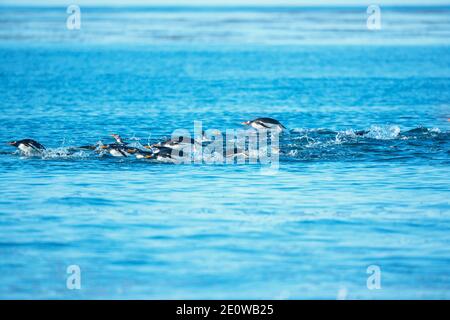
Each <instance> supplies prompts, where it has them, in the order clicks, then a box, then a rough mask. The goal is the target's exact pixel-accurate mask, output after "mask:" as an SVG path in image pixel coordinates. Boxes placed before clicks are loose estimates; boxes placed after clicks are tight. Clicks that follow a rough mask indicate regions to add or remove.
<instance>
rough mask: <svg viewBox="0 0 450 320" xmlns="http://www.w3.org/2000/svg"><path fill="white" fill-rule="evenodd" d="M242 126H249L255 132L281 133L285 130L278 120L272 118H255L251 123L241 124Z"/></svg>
mask: <svg viewBox="0 0 450 320" xmlns="http://www.w3.org/2000/svg"><path fill="white" fill-rule="evenodd" d="M242 124H245V125H247V126H251V127H253V128H255V129H257V130H275V131H277V132H281V131H283V129H286V127H285V126H283V125H282V124H281V123H280V122H279V121H278V120H275V119H272V118H257V119H255V120H252V121H245V122H242Z"/></svg>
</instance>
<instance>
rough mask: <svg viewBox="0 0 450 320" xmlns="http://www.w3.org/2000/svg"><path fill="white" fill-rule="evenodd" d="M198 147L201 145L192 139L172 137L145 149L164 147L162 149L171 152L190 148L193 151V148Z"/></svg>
mask: <svg viewBox="0 0 450 320" xmlns="http://www.w3.org/2000/svg"><path fill="white" fill-rule="evenodd" d="M199 145H201V142H198V141H196V140H195V139H193V138H190V137H183V136H179V137H174V138H171V139H168V140H165V141H161V142H158V143H154V144H152V145H149V146H145V148H147V149H152V148H160V147H164V148H170V149H173V150H182V149H186V147H188V146H190V147H192V148H193V150H195V148H196V147H198V146H199Z"/></svg>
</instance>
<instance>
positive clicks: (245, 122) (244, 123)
mask: <svg viewBox="0 0 450 320" xmlns="http://www.w3.org/2000/svg"><path fill="white" fill-rule="evenodd" d="M241 124H243V125H246V126H247V125H248V124H249V122H248V121H244V122H241Z"/></svg>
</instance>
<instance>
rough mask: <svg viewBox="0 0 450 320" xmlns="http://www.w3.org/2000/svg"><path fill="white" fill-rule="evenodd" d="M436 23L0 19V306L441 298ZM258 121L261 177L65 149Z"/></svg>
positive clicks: (173, 16)
mask: <svg viewBox="0 0 450 320" xmlns="http://www.w3.org/2000/svg"><path fill="white" fill-rule="evenodd" d="M449 12H450V10H449V9H448V8H438V9H429V8H428V9H427V8H415V9H408V10H406V9H405V10H402V9H390V10H386V11H383V13H384V16H385V17H386V20H383V21H384V24H383V26H384V28H383V29H382V30H381V31H379V32H375V33H374V32H369V31H367V30H366V29H364V27H365V20H364V19H365V8H362V9H361V8H353V9H348V8H347V9H332V8H322V9H317V8H309V9H304V10H302V9H298V8H291V9H290V10H287V9H283V10H282V9H279V8H278V9H276V8H272V9H251V8H246V9H239V8H233V9H208V10H206V9H204V10H200V9H197V10H193V9H186V8H185V9H178V10H176V9H170V8H163V9H158V10H156V9H151V8H144V9H136V8H134V9H125V8H122V9H120V8H119V9H117V8H116V9H100V8H88V9H84V8H82V19H83V20H82V28H81V30H79V31H68V30H66V29H65V19H66V16H67V14H66V13H65V8H46V9H39V8H6V7H3V8H0V30H1V31H0V88H1V96H0V106H1V107H0V108H1V109H0V110H1V112H0V124H1V125H0V141H2V145H1V146H0V184H1V186H2V187H1V197H0V235H1V238H0V298H2V299H8V298H25V299H30V298H40V299H44V298H52V299H53V298H68V299H78V298H87V299H96V298H125V299H130V298H149V299H164V298H171V299H176V298H191V299H195V298H208V299H209V298H247V299H250V298H255V299H260V298H264V299H296V298H320V299H323V298H329V299H335V298H337V297H340V298H347V299H360V298H367V299H383V298H387V299H399V298H413V299H422V298H423V299H434V298H444V299H449V298H450V272H449V270H450V269H449V267H450V250H449V244H450V233H449V228H450V205H449V200H448V199H449V194H450V192H449V191H450V190H449V185H450V178H449V172H450V171H449V168H450V151H449V150H450V148H449V147H450V122H449V121H448V119H449V118H450V108H449V105H450V50H449V49H450V47H449V46H450V41H449V39H450V38H449V37H448V35H449V33H450V21H449V19H448V14H449ZM339 14H341V15H339ZM336 16H338V17H341V18H339V19H330V17H336ZM116 21H119V22H117V23H116ZM318 21H319V22H318ZM326 21H328V22H329V24H325V22H326ZM330 21H332V22H330ZM320 22H323V23H320ZM330 24H331V25H330ZM269 26H270V27H269ZM258 116H270V117H273V118H276V119H278V120H280V121H281V122H282V123H283V124H284V125H285V126H287V127H288V129H289V131H288V133H287V134H285V135H284V136H283V137H282V139H281V142H280V143H281V154H280V167H279V170H278V171H276V172H273V171H265V170H263V169H264V167H263V165H260V164H253V165H237V164H234V165H233V164H228V165H209V164H197V165H194V164H192V165H170V164H158V163H151V162H149V161H145V160H141V161H140V160H136V159H118V158H112V157H107V156H102V157H100V156H98V155H97V154H95V153H94V154H92V153H89V152H77V153H75V154H72V153H70V152H67V147H69V146H75V145H84V144H89V143H95V142H97V141H99V140H101V141H103V142H108V141H111V140H110V137H109V134H111V133H113V132H117V133H120V134H121V135H122V136H124V137H125V138H127V139H129V140H131V141H136V142H137V141H139V142H140V143H142V144H146V143H147V142H148V141H151V142H153V141H157V140H159V139H161V138H163V137H167V136H170V134H171V133H172V131H173V130H174V129H177V128H185V129H188V130H191V131H192V130H193V122H194V121H202V122H203V126H204V128H205V129H207V128H216V129H220V130H225V129H227V128H232V129H237V128H241V126H240V124H239V123H240V122H242V121H244V120H250V119H253V118H255V117H258ZM360 130H363V131H364V133H363V134H356V133H357V132H358V131H360ZM21 138H33V139H36V140H38V141H39V142H41V143H42V144H44V145H46V147H47V148H48V151H47V152H46V153H45V154H44V155H43V156H41V157H26V156H23V155H20V154H18V153H17V152H15V151H14V150H13V149H12V148H11V147H9V146H8V145H6V144H4V143H3V142H7V141H10V140H15V139H21ZM74 264H75V265H78V266H80V268H81V274H82V277H81V283H82V288H81V290H68V289H67V288H66V278H67V276H68V275H67V273H66V268H67V266H69V265H74ZM370 265H377V266H379V267H380V269H381V289H376V290H369V289H368V288H367V286H366V280H367V277H368V276H369V275H368V274H367V273H366V269H367V267H368V266H370Z"/></svg>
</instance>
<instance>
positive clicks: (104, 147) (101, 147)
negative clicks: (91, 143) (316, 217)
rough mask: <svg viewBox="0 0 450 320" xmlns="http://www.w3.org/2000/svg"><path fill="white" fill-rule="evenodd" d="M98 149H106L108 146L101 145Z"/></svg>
mask: <svg viewBox="0 0 450 320" xmlns="http://www.w3.org/2000/svg"><path fill="white" fill-rule="evenodd" d="M100 149H108V146H105V145H102V146H100Z"/></svg>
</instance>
